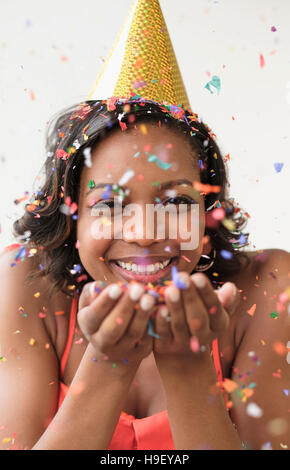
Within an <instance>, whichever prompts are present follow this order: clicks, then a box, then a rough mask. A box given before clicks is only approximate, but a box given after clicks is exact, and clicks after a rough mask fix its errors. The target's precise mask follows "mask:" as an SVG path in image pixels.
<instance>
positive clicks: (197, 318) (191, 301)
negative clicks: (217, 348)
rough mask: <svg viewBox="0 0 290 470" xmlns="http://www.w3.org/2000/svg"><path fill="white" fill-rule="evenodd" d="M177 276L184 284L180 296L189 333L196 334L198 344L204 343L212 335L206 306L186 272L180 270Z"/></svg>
mask: <svg viewBox="0 0 290 470" xmlns="http://www.w3.org/2000/svg"><path fill="white" fill-rule="evenodd" d="M178 277H179V279H180V280H181V282H182V283H183V285H184V288H183V289H182V298H183V305H184V310H185V315H186V321H187V324H188V327H189V331H190V335H191V336H198V338H199V341H200V344H205V343H207V341H208V338H210V337H211V335H212V334H211V331H210V323H209V318H208V311H207V309H206V306H205V304H204V302H203V301H202V299H201V297H200V295H199V292H198V289H197V288H196V287H195V284H194V283H193V282H192V280H191V278H190V276H189V275H188V273H186V272H180V273H179V274H178Z"/></svg>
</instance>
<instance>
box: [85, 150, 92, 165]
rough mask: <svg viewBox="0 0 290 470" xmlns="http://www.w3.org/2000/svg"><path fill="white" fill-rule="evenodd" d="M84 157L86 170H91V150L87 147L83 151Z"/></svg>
mask: <svg viewBox="0 0 290 470" xmlns="http://www.w3.org/2000/svg"><path fill="white" fill-rule="evenodd" d="M83 154H84V157H85V165H86V166H87V167H88V168H92V159H91V157H92V156H91V148H90V147H87V148H85V149H84V151H83Z"/></svg>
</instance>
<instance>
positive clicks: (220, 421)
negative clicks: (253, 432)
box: [158, 352, 242, 450]
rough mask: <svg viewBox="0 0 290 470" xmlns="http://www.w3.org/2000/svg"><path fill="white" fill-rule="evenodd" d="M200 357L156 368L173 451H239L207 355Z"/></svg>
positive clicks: (238, 442) (214, 373)
mask: <svg viewBox="0 0 290 470" xmlns="http://www.w3.org/2000/svg"><path fill="white" fill-rule="evenodd" d="M202 354H203V357H202V358H199V359H196V360H192V361H191V363H190V362H189V363H188V364H187V365H186V366H185V367H183V366H182V365H181V364H180V365H179V367H178V364H174V362H172V361H171V365H170V360H169V361H168V364H167V366H166V365H165V363H164V362H163V364H162V363H161V364H159V365H158V369H159V372H160V375H161V378H162V381H163V385H164V389H165V394H166V398H167V411H168V417H169V422H170V427H171V432H172V437H173V441H174V445H175V449H176V450H189V449H192V450H198V449H212V450H222V449H224V450H241V449H242V442H241V440H240V438H239V436H238V434H237V432H236V430H235V429H234V426H233V424H232V422H231V420H230V417H229V415H228V412H227V410H226V407H225V404H224V400H223V397H222V394H221V391H220V390H219V388H218V386H217V382H218V379H217V376H216V372H215V369H214V366H213V363H212V359H211V357H210V354H209V352H205V353H202Z"/></svg>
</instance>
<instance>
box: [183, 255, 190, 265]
mask: <svg viewBox="0 0 290 470" xmlns="http://www.w3.org/2000/svg"><path fill="white" fill-rule="evenodd" d="M182 258H183V259H185V261H187V262H188V263H190V259H188V258H186V256H184V255H183V256H182Z"/></svg>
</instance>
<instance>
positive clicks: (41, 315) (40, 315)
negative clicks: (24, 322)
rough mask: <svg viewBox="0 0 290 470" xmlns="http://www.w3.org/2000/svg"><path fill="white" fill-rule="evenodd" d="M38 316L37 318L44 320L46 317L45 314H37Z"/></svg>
mask: <svg viewBox="0 0 290 470" xmlns="http://www.w3.org/2000/svg"><path fill="white" fill-rule="evenodd" d="M38 316H39V318H45V317H46V313H42V312H39V314H38Z"/></svg>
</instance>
